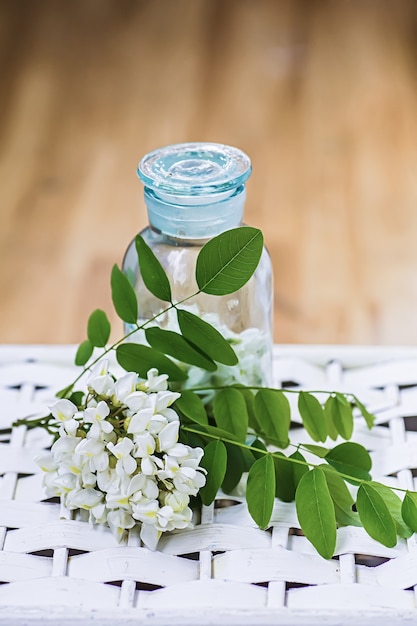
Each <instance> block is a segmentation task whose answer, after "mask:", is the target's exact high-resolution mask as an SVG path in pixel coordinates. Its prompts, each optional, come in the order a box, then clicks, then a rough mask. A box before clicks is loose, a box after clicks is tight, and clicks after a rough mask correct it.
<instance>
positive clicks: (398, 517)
mask: <svg viewBox="0 0 417 626" xmlns="http://www.w3.org/2000/svg"><path fill="white" fill-rule="evenodd" d="M372 486H373V487H374V488H375V489H376V490H377V492H378V493H379V495H380V496H382V498H383V500H384V502H385V504H386V505H387V506H388V509H389V512H390V513H391V515H392V517H393V519H394V522H395V527H396V531H397V535H399V536H400V537H404V539H408V538H409V537H411V535H412V534H413V531H412V529H411V528H410V527H409V526H407V524H405V523H404V520H403V517H402V514H401V507H402V501H401V499H400V498H399V497H398V496H397V494H396V493H394V492H393V490H392V489H390V488H389V487H387V485H383V484H382V483H377V482H372Z"/></svg>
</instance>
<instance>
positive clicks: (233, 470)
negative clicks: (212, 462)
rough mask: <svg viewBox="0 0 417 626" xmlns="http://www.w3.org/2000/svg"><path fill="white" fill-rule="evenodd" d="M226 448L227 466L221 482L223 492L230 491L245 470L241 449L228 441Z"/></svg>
mask: <svg viewBox="0 0 417 626" xmlns="http://www.w3.org/2000/svg"><path fill="white" fill-rule="evenodd" d="M226 450H227V466H226V475H225V477H224V480H223V483H222V489H223V491H224V492H225V493H231V492H232V491H233V489H234V488H235V487H236V486H237V485H238V483H239V481H240V479H241V478H242V474H243V472H244V471H245V459H244V457H243V454H242V450H241V449H240V448H238V447H237V446H234V445H232V444H230V443H227V444H226Z"/></svg>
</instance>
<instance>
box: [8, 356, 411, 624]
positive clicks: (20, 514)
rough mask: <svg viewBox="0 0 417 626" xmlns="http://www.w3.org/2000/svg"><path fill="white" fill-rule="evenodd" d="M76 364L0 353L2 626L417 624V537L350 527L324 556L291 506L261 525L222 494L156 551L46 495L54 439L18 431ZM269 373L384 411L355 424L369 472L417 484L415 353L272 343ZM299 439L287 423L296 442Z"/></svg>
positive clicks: (239, 501)
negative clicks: (386, 542) (47, 451)
mask: <svg viewBox="0 0 417 626" xmlns="http://www.w3.org/2000/svg"><path fill="white" fill-rule="evenodd" d="M73 356H74V349H73V348H72V347H59V346H55V347H41V346H32V347H31V346H10V347H6V346H4V347H2V348H0V541H1V550H0V583H2V584H0V625H4V626H6V625H7V626H11V625H16V624H19V625H23V624H37V625H41V624H42V625H43V624H60V625H63V626H66V625H69V624H78V625H80V624H103V625H107V624H108V625H110V624H111V625H112V626H117V625H119V624H120V625H121V624H123V625H124V626H128V625H133V624H135V625H136V626H137V625H139V624H146V625H149V626H162V625H168V624H169V626H180V625H181V626H188V625H190V626H191V625H193V626H197V625H201V626H203V625H204V626H205V625H209V624H223V625H225V624H227V625H230V626H233V625H241V626H249V625H252V626H262V625H272V624H281V625H284V626H286V625H288V626H289V625H296V624H297V625H305V626H307V625H308V626H313V625H315V624H320V625H329V626H330V625H333V626H336V625H337V626H342V625H344V624H351V623H352V620H356V623H357V624H360V625H363V626H366V625H370V624H372V625H375V626H376V625H378V626H381V625H388V624H389V625H390V626H393V625H396V624H416V623H417V605H416V590H417V544H416V539H415V536H413V537H411V538H410V539H408V540H399V541H398V544H397V546H396V547H395V548H393V549H388V548H384V547H383V546H381V545H380V544H378V543H376V542H375V541H373V540H372V539H370V538H369V537H368V535H366V533H365V532H364V531H363V530H362V529H361V528H342V529H339V530H338V537H337V548H336V556H335V558H333V559H331V560H329V561H326V560H324V559H322V558H321V557H320V556H318V555H317V553H315V551H314V549H313V548H312V547H311V545H310V544H309V543H308V542H307V541H306V539H305V538H304V537H303V536H301V534H300V533H299V525H298V522H297V516H296V513H295V508H294V505H293V504H287V503H282V502H279V501H277V502H276V505H275V508H274V513H273V518H272V527H271V529H270V530H269V531H261V530H259V529H258V528H257V527H256V526H255V525H254V523H253V521H252V520H251V518H250V516H249V514H248V512H247V509H246V506H245V504H244V502H243V500H242V499H241V498H238V497H233V498H231V497H229V496H222V494H219V497H218V499H217V501H216V503H215V505H214V506H211V507H204V509H203V511H202V512H201V519H199V521H198V523H197V524H196V525H195V527H194V528H193V529H192V530H187V531H182V532H178V533H175V534H171V535H167V536H164V537H163V538H162V540H161V542H160V546H159V549H158V551H156V552H150V551H149V550H147V549H145V548H143V547H140V544H139V539H138V535H137V532H136V531H131V533H130V536H129V540H128V543H127V545H119V544H117V542H116V540H115V539H114V537H113V536H112V535H111V533H110V531H108V530H107V529H105V528H101V527H91V526H89V525H88V524H87V523H85V522H82V521H76V520H74V519H69V516H68V514H66V513H65V512H62V511H60V506H59V504H56V503H54V502H47V501H45V494H44V492H43V489H42V487H41V474H40V473H39V470H38V468H37V466H36V465H35V464H34V462H33V457H34V456H35V455H36V454H37V453H38V451H40V450H41V449H43V448H44V447H46V446H48V444H49V438H48V436H47V435H46V434H45V433H44V431H42V430H37V431H26V429H25V427H19V428H14V429H13V430H11V428H10V426H11V423H12V421H13V420H15V419H16V418H18V417H25V416H29V415H33V414H38V413H39V414H44V413H45V409H46V407H47V405H48V403H50V402H51V401H52V399H53V395H54V393H55V391H57V390H58V389H60V388H61V387H64V386H65V385H66V384H68V382H70V381H71V380H72V379H73V377H74V368H73V366H72V365H71V364H72V362H73ZM274 373H275V383H276V385H277V386H281V385H283V384H288V383H289V382H291V383H292V384H295V385H297V386H299V387H300V388H303V389H328V390H341V391H350V392H353V393H356V394H357V395H358V396H359V398H360V399H361V400H362V401H363V402H365V403H366V404H367V405H368V407H369V408H370V409H371V410H372V411H374V412H376V414H377V425H376V427H375V428H374V429H373V430H372V431H369V430H368V429H367V428H366V426H365V424H364V423H363V421H362V418H358V419H357V423H356V426H355V434H354V439H355V440H356V441H358V442H360V443H363V444H364V445H365V446H366V447H367V448H368V449H369V450H370V451H371V454H372V458H373V478H374V479H376V480H380V481H384V482H386V483H387V484H390V485H398V486H400V487H403V488H410V489H416V485H415V480H414V478H413V476H414V474H416V470H417V432H414V431H413V430H412V429H413V428H415V424H416V420H417V418H416V417H415V416H416V415H417V350H412V349H405V348H399V349H393V348H390V349H388V348H355V347H351V348H348V347H301V346H299V347H288V346H287V347H284V346H276V350H275V368H274ZM293 410H294V415H295V416H296V417H297V409H296V406H294V407H293ZM304 436H305V434H304V431H303V430H302V429H297V428H295V429H293V433H292V439H293V440H297V438H298V441H302V440H303V438H304ZM62 514H63V515H62Z"/></svg>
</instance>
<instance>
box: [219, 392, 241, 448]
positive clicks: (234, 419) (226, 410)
mask: <svg viewBox="0 0 417 626" xmlns="http://www.w3.org/2000/svg"><path fill="white" fill-rule="evenodd" d="M213 414H214V419H215V420H216V424H217V426H218V427H219V428H223V429H224V430H226V431H228V432H231V433H234V434H235V435H236V438H237V440H238V441H240V442H242V443H244V442H245V441H246V434H247V432H248V411H247V409H246V402H245V399H244V398H243V396H242V394H241V393H239V391H238V390H237V389H234V388H233V387H226V388H224V389H221V390H220V391H218V392H217V393H216V395H215V396H214V401H213Z"/></svg>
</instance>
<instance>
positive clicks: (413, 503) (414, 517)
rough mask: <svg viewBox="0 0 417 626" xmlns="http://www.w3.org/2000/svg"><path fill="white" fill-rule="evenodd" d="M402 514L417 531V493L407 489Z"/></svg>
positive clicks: (407, 522)
mask: <svg viewBox="0 0 417 626" xmlns="http://www.w3.org/2000/svg"><path fill="white" fill-rule="evenodd" d="M401 514H402V518H403V520H404V522H405V523H406V524H407V526H409V527H410V528H411V529H412V530H413V531H414V532H415V533H417V493H415V491H407V492H406V494H405V497H404V500H403V502H402V506H401Z"/></svg>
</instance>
